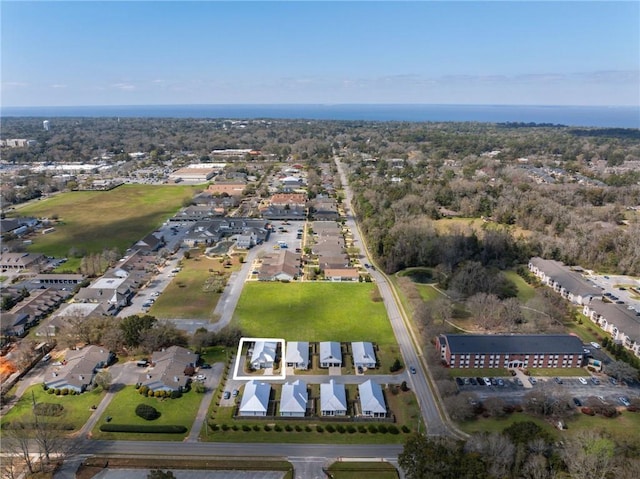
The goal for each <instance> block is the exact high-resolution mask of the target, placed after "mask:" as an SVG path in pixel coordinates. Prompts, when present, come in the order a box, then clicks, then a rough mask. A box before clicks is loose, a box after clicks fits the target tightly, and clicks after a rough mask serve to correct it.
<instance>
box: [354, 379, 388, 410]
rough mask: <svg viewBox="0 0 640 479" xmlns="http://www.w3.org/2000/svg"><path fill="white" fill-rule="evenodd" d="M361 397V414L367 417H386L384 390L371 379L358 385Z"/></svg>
mask: <svg viewBox="0 0 640 479" xmlns="http://www.w3.org/2000/svg"><path fill="white" fill-rule="evenodd" d="M358 395H359V396H360V414H362V415H363V416H367V417H386V416H387V404H386V402H385V400H384V394H382V388H381V387H380V385H379V384H378V383H374V382H373V381H372V380H371V379H369V380H368V381H365V382H363V383H362V384H358Z"/></svg>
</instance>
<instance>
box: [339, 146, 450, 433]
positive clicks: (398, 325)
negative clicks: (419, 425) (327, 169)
mask: <svg viewBox="0 0 640 479" xmlns="http://www.w3.org/2000/svg"><path fill="white" fill-rule="evenodd" d="M335 162H336V166H337V168H338V173H339V174H340V180H341V181H342V186H343V188H344V191H345V201H344V204H345V207H346V208H347V226H348V227H349V228H350V230H351V232H352V233H353V237H354V242H355V243H356V245H357V244H358V243H360V245H361V246H360V250H361V252H362V254H363V256H364V258H365V260H366V261H368V262H369V263H372V262H371V260H370V258H369V257H368V252H367V248H366V244H365V242H364V241H363V240H362V237H361V235H360V231H359V229H358V227H357V224H356V222H355V219H354V217H353V215H352V214H351V211H352V206H351V205H352V198H353V194H352V192H351V188H349V183H348V181H347V176H346V174H345V171H344V168H343V167H342V164H341V162H340V160H339V159H338V158H337V157H336V158H335ZM370 272H371V275H372V277H373V279H374V281H375V282H376V283H377V284H378V289H379V290H380V295H381V296H382V298H383V300H384V305H385V307H386V308H387V315H388V316H389V320H390V321H391V326H392V328H393V332H394V334H395V335H396V340H397V341H398V345H399V346H400V351H401V352H402V357H403V359H404V362H405V364H406V365H407V366H414V367H415V368H416V369H417V374H412V375H410V376H409V379H410V385H411V387H412V389H413V391H414V393H415V394H416V397H417V399H418V404H419V405H420V411H421V413H422V419H423V421H424V423H425V425H426V427H427V434H429V435H452V434H453V435H457V434H456V432H455V431H453V430H452V428H451V426H450V425H449V424H448V423H446V422H445V421H444V420H443V418H442V416H441V414H440V411H439V409H438V406H437V403H436V397H435V393H434V392H433V391H432V390H431V388H430V385H429V382H428V381H427V374H428V371H427V369H426V363H425V362H424V361H423V360H422V353H421V352H420V351H419V350H416V344H419V342H418V341H416V342H415V343H414V341H412V337H411V330H410V329H409V327H408V326H407V324H406V323H405V321H404V318H403V316H402V313H401V311H400V308H399V306H398V303H399V301H397V299H396V297H395V295H394V292H393V290H392V288H391V286H390V285H389V283H388V282H387V279H386V277H385V276H384V275H383V274H381V273H380V272H379V271H377V270H376V271H373V270H372V271H370ZM418 347H419V346H418Z"/></svg>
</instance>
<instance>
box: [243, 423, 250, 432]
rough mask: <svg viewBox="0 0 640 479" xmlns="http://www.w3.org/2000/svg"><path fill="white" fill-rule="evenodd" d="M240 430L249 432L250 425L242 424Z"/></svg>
mask: <svg viewBox="0 0 640 479" xmlns="http://www.w3.org/2000/svg"><path fill="white" fill-rule="evenodd" d="M242 430H243V431H244V432H249V431H251V426H249V425H248V424H243V425H242Z"/></svg>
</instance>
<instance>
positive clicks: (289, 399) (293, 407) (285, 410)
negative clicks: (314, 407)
mask: <svg viewBox="0 0 640 479" xmlns="http://www.w3.org/2000/svg"><path fill="white" fill-rule="evenodd" d="M308 401H309V393H308V392H307V384H306V383H305V382H304V381H300V380H299V379H298V380H297V381H294V382H292V383H284V384H283V385H282V395H281V396H280V415H281V416H289V417H304V416H305V414H306V412H307V403H308Z"/></svg>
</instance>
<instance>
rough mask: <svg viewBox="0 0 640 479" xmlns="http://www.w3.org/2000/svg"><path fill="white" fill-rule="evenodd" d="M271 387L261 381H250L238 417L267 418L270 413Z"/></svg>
mask: <svg viewBox="0 0 640 479" xmlns="http://www.w3.org/2000/svg"><path fill="white" fill-rule="evenodd" d="M270 396H271V385H270V384H267V383H263V382H260V381H249V382H248V383H247V384H246V385H245V387H244V393H243V394H242V401H241V402H240V409H239V410H238V415H240V416H266V415H267V412H268V411H269V397H270Z"/></svg>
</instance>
